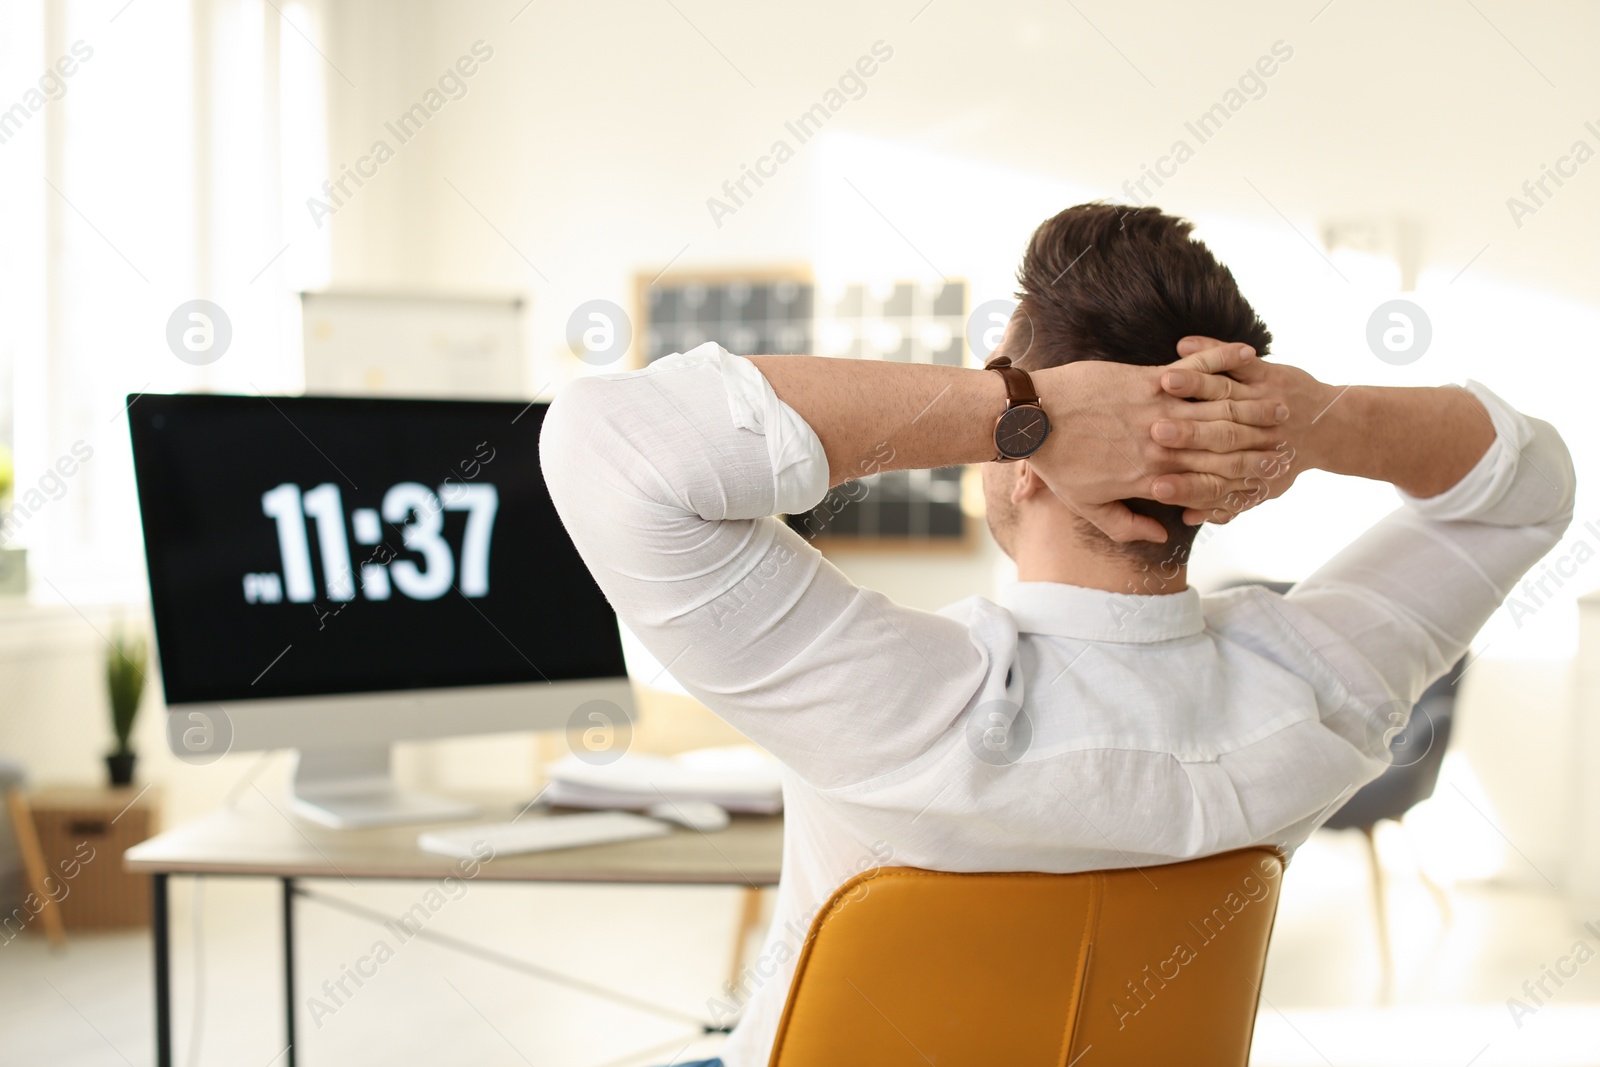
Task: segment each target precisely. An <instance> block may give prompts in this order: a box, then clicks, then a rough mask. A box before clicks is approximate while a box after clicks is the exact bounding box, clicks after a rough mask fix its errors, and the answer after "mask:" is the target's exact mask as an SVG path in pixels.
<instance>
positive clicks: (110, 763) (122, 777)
mask: <svg viewBox="0 0 1600 1067" xmlns="http://www.w3.org/2000/svg"><path fill="white" fill-rule="evenodd" d="M138 758H139V757H138V756H136V755H134V754H133V753H132V752H113V753H111V755H109V756H107V757H106V771H107V772H108V773H109V774H110V775H111V784H112V785H132V784H133V764H134V761H135V760H137V759H138Z"/></svg>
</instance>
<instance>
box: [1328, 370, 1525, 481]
mask: <svg viewBox="0 0 1600 1067" xmlns="http://www.w3.org/2000/svg"><path fill="white" fill-rule="evenodd" d="M1329 388H1330V397H1331V398H1332V399H1331V400H1330V402H1329V404H1328V406H1327V407H1326V408H1325V409H1324V410H1323V412H1322V414H1321V416H1320V417H1318V418H1317V420H1316V422H1315V424H1314V425H1313V426H1311V427H1309V428H1308V432H1307V435H1306V438H1307V445H1308V446H1309V449H1310V452H1311V455H1310V457H1309V462H1310V465H1311V466H1315V467H1319V468H1321V469H1323V470H1327V471H1331V472H1333V473H1334V474H1348V475H1353V476H1355V477H1359V478H1372V479H1376V480H1377V481H1382V482H1390V483H1392V484H1393V485H1395V486H1396V487H1397V488H1399V489H1400V490H1402V491H1403V492H1406V493H1409V494H1410V495H1412V496H1415V497H1431V496H1437V495H1438V494H1440V493H1442V492H1444V491H1445V490H1447V489H1449V488H1451V487H1452V486H1454V485H1455V484H1456V483H1457V482H1459V481H1460V480H1461V479H1462V478H1464V477H1466V475H1467V473H1468V472H1469V471H1471V470H1472V468H1473V467H1474V466H1475V465H1476V464H1477V462H1478V460H1479V459H1481V458H1483V454H1484V453H1485V452H1487V451H1488V450H1489V446H1490V445H1491V444H1493V443H1494V436H1495V431H1494V425H1493V423H1491V422H1490V420H1489V414H1488V412H1487V411H1485V410H1484V407H1483V405H1482V404H1481V403H1479V402H1478V399H1477V398H1476V397H1474V396H1473V395H1472V394H1471V393H1469V392H1467V391H1466V390H1465V389H1458V388H1455V387H1454V386H1444V387H1440V388H1431V389H1400V388H1384V387H1380V386H1362V385H1356V386H1350V387H1349V388H1348V389H1346V390H1345V391H1344V392H1343V393H1342V394H1338V392H1337V391H1336V390H1332V389H1331V387H1329Z"/></svg>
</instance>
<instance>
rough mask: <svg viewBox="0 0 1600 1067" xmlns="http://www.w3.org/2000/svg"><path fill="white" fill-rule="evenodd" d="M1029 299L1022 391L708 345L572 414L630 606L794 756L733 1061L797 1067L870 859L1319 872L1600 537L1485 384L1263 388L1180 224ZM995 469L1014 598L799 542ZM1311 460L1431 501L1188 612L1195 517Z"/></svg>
mask: <svg viewBox="0 0 1600 1067" xmlns="http://www.w3.org/2000/svg"><path fill="white" fill-rule="evenodd" d="M1019 281H1020V284H1021V294H1020V307H1019V310H1018V313H1017V315H1015V316H1014V317H1013V320H1012V323H1011V326H1010V327H1009V328H1008V331H1007V334H1006V337H1005V340H1004V342H1003V346H1002V353H1001V354H1002V355H1005V356H1008V357H1010V358H1012V359H1013V360H1014V361H1015V362H1016V364H1018V365H1019V366H1020V367H1021V368H1023V370H1024V373H1022V374H1020V375H1019V374H1018V373H1017V372H1016V371H1011V370H1002V371H993V370H979V369H964V368H954V367H932V366H915V365H905V364H894V363H882V362H868V361H850V360H836V359H821V358H814V357H809V356H775V357H755V358H750V359H745V358H741V357H737V356H732V355H730V354H728V353H726V352H724V351H723V350H721V349H719V348H718V347H717V346H715V345H703V346H701V347H700V348H697V349H695V350H694V351H692V352H689V353H687V354H684V355H679V356H673V357H670V358H668V359H665V360H661V361H659V362H658V363H656V364H654V365H652V366H651V367H649V368H647V369H646V370H644V371H640V372H636V373H632V374H619V375H610V376H606V377H603V378H586V379H582V380H580V381H577V382H574V383H572V385H571V386H569V387H568V388H567V389H566V391H565V392H564V393H563V394H562V395H561V397H560V398H559V399H558V400H557V401H556V403H555V404H554V405H553V406H552V409H551V411H550V413H549V416H548V418H547V421H546V423H545V427H544V436H543V441H542V453H543V464H544V470H545V475H546V478H547V480H548V482H549V486H550V491H551V494H552V496H553V497H554V499H555V502H556V505H557V507H558V508H559V509H560V512H561V515H562V517H563V519H564V521H565V522H566V524H567V527H568V529H569V531H570V533H571V535H572V538H573V540H574V542H575V543H576V544H577V546H578V549H579V551H580V552H581V553H582V554H583V557H584V559H585V561H586V562H587V563H588V565H589V567H590V568H591V570H592V571H593V572H594V575H595V578H596V580H597V581H598V582H599V584H600V586H601V588H602V589H604V590H605V592H606V594H607V596H608V597H609V598H610V600H611V602H612V604H613V605H614V606H615V607H616V610H617V612H618V615H619V616H620V617H621V619H622V620H623V621H624V622H625V623H626V624H627V625H628V627H629V628H630V629H631V630H632V631H633V632H634V633H635V634H637V635H638V636H639V638H640V639H641V640H642V641H643V642H644V643H645V644H646V645H647V646H648V647H649V648H650V650H651V651H652V652H653V653H654V655H655V656H656V657H657V658H658V659H659V660H660V661H661V662H662V663H663V664H666V665H667V666H668V667H669V669H670V670H671V671H672V673H673V675H674V677H676V678H677V679H678V680H679V681H681V682H682V683H683V684H684V686H685V687H686V688H687V689H688V690H689V691H690V692H691V693H693V694H694V695H695V696H696V697H698V698H699V699H700V700H702V701H703V702H704V703H705V704H706V705H707V706H708V707H710V708H711V709H712V710H714V711H715V712H717V713H718V714H719V715H721V716H722V717H724V718H725V719H727V720H728V721H729V722H730V723H732V724H733V725H734V726H736V727H738V728H739V729H740V730H742V731H743V732H744V733H745V734H747V735H748V736H749V737H751V738H752V739H753V740H755V741H756V742H757V743H759V744H761V745H762V746H764V747H765V748H767V749H768V750H769V751H771V752H772V753H773V754H774V755H775V756H776V757H777V758H778V759H779V760H781V761H782V762H783V764H784V767H785V774H784V798H785V805H786V834H785V842H784V859H783V882H782V885H781V886H780V887H779V890H778V899H777V911H776V915H775V917H774V922H773V926H772V929H771V932H770V934H769V938H768V941H767V943H766V945H765V946H764V949H763V953H762V955H761V957H760V958H759V959H758V961H757V962H756V964H755V965H753V966H752V967H751V968H750V970H748V971H747V972H746V974H745V976H744V978H743V980H742V981H741V982H740V983H739V984H738V985H737V986H736V987H734V988H732V989H730V990H728V991H727V994H728V996H727V1000H726V1001H724V1002H723V1004H724V1005H725V1010H726V1011H727V1012H728V1013H729V1014H731V1013H732V1011H734V1010H738V1009H741V1008H742V1009H743V1017H742V1019H741V1021H740V1023H739V1025H738V1027H736V1029H735V1030H734V1033H733V1035H732V1036H731V1037H730V1039H729V1041H728V1043H727V1045H726V1047H725V1049H724V1051H723V1058H724V1060H725V1061H726V1063H727V1064H728V1067H751V1065H759V1064H762V1063H765V1062H766V1060H767V1057H768V1053H769V1050H770V1044H771V1040H772V1037H773V1034H774V1031H775V1029H776V1026H777V1022H778V1018H779V1015H780V1013H781V1011H782V1007H783V1003H784V999H785V995H786V993H787V990H788V986H789V982H790V979H791V977H792V974H793V966H794V960H795V958H796V956H797V955H798V954H799V951H800V948H801V946H802V943H803V939H804V936H805V931H806V929H807V927H808V924H809V922H810V920H811V918H812V916H813V914H814V913H815V911H816V910H817V908H818V906H819V905H820V904H822V903H823V902H824V901H826V900H827V898H828V895H829V893H830V892H831V891H832V890H833V889H834V888H835V887H837V886H838V885H839V884H841V883H842V882H843V881H845V880H846V879H847V878H848V877H850V876H851V875H852V874H854V873H856V872H858V871H860V870H862V869H865V868H867V867H873V866H879V865H884V864H888V863H893V864H896V865H909V866H916V867H928V868H936V869H943V870H951V871H1006V870H1030V871H1059V872H1066V871H1081V870H1090V869H1095V868H1107V867H1126V866H1129V865H1139V866H1144V865H1149V864H1159V863H1168V862H1172V861H1176V860H1182V859H1188V858H1191V857H1196V856H1202V855H1206V854H1209V853H1216V852H1222V851H1226V850H1229V849H1235V848H1240V847H1243V846H1246V845H1252V844H1271V845H1277V846H1280V847H1281V848H1283V849H1285V850H1292V849H1293V848H1294V847H1295V846H1297V845H1298V844H1299V843H1300V842H1302V841H1304V840H1305V839H1306V837H1307V836H1309V835H1310V833H1311V832H1312V831H1313V830H1314V829H1315V828H1316V827H1317V826H1318V825H1319V824H1320V823H1321V822H1322V820H1324V819H1325V818H1326V817H1327V816H1328V814H1329V813H1330V812H1331V811H1333V810H1335V809H1336V808H1337V807H1338V805H1339V803H1340V801H1341V800H1342V799H1344V798H1345V797H1348V796H1349V795H1350V794H1351V793H1352V792H1354V791H1355V790H1356V789H1357V788H1359V787H1360V786H1361V785H1362V784H1363V783H1364V782H1366V781H1369V780H1370V779H1372V778H1373V777H1375V776H1376V775H1378V774H1379V773H1380V772H1381V771H1382V770H1383V768H1384V766H1385V764H1386V761H1387V751H1386V741H1387V739H1388V738H1389V737H1390V736H1391V735H1392V732H1393V730H1394V728H1395V726H1396V722H1395V720H1394V718H1393V712H1394V710H1395V709H1397V708H1402V709H1406V710H1407V711H1408V710H1409V708H1410V707H1411V705H1412V703H1413V702H1414V701H1415V700H1416V698H1417V697H1418V696H1419V695H1420V694H1421V692H1422V690H1423V689H1424V688H1425V687H1426V686H1427V685H1428V684H1429V683H1430V682H1431V681H1433V680H1434V679H1435V678H1437V677H1439V676H1440V675H1442V674H1443V673H1444V671H1445V670H1446V668H1448V667H1449V666H1450V665H1451V664H1452V663H1453V662H1454V661H1455V660H1456V659H1457V658H1458V657H1459V656H1460V655H1461V654H1462V653H1463V651H1465V649H1466V648H1467V645H1468V642H1469V641H1470V640H1471V638H1472V636H1473V634H1474V633H1475V632H1476V631H1477V630H1478V628H1479V627H1480V626H1481V625H1482V624H1483V622H1484V621H1485V620H1486V619H1487V618H1488V617H1489V615H1490V613H1491V612H1493V611H1494V610H1495V608H1496V607H1497V606H1498V605H1499V604H1500V602H1501V600H1502V599H1503V598H1504V597H1505V596H1506V595H1507V593H1508V592H1509V591H1510V590H1511V588H1512V586H1513V584H1514V583H1515V582H1516V581H1517V579H1518V578H1519V577H1520V576H1521V575H1522V574H1523V572H1525V571H1526V570H1527V569H1528V568H1529V567H1530V566H1532V565H1533V564H1534V563H1535V562H1536V561H1537V560H1538V559H1539V558H1540V557H1541V556H1543V555H1544V554H1545V553H1546V552H1547V551H1548V550H1549V549H1550V548H1551V546H1553V545H1554V544H1555V543H1556V542H1557V540H1558V539H1559V538H1560V536H1561V534H1562V531H1563V530H1564V529H1565V527H1566V525H1567V522H1568V520H1569V518H1570V516H1571V511H1572V500H1573V489H1574V477H1573V471H1572V465H1571V461H1570V457H1569V456H1568V454H1567V451H1566V448H1565V446H1564V445H1563V443H1562V441H1561V439H1560V437H1559V436H1558V435H1557V434H1556V432H1555V430H1554V429H1552V428H1551V427H1550V426H1548V425H1546V424H1544V423H1542V422H1538V421H1536V420H1533V419H1529V418H1527V417H1525V416H1523V415H1520V414H1518V413H1517V412H1515V411H1513V410H1512V409H1511V408H1510V407H1508V406H1507V405H1506V404H1505V403H1504V402H1502V401H1501V400H1499V399H1498V398H1497V397H1495V396H1494V395H1493V394H1492V393H1490V392H1489V391H1488V390H1487V389H1484V388H1483V387H1482V386H1479V385H1476V384H1469V385H1468V386H1467V387H1465V388H1455V387H1446V388H1437V389H1384V388H1367V387H1353V388H1349V389H1343V390H1341V389H1337V388H1334V387H1332V386H1328V385H1324V384H1322V383H1321V382H1318V381H1316V380H1315V379H1313V378H1311V377H1310V376H1309V375H1307V374H1305V373H1303V372H1301V371H1298V370H1295V369H1294V368H1291V367H1286V366H1282V365H1278V364H1275V363H1269V362H1265V361H1262V360H1261V359H1260V358H1258V354H1265V353H1266V350H1267V347H1268V344H1269V343H1270V339H1271V338H1270V335H1269V334H1268V333H1267V332H1266V329H1265V327H1264V326H1263V325H1262V324H1261V322H1260V320H1259V319H1258V318H1257V317H1256V315H1255V313H1254V311H1253V310H1252V309H1251V308H1250V306H1249V304H1248V303H1247V302H1246V301H1245V300H1244V298H1243V297H1242V296H1241V295H1240V293H1239V291H1238V287H1237V285H1236V284H1235V283H1234V280H1233V277H1232V275H1231V274H1230V273H1229V272H1228V271H1227V269H1226V268H1224V267H1222V266H1221V265H1220V264H1218V263H1217V262H1216V260H1215V259H1214V258H1213V257H1212V256H1211V254H1210V252H1209V251H1208V250H1207V249H1206V248H1205V246H1204V245H1202V244H1200V243H1199V242H1197V241H1195V240H1193V239H1192V238H1191V237H1190V235H1189V225H1188V224H1187V223H1185V222H1183V221H1182V220H1179V219H1175V218H1171V217H1169V216H1166V215H1163V214H1161V213H1160V212H1159V211H1157V210H1156V209H1154V208H1143V209H1138V210H1130V209H1124V208H1116V207H1111V206H1107V205H1098V204H1091V205H1082V206H1079V207H1075V208H1071V209H1069V210H1067V211H1064V212H1062V213H1061V214H1060V215H1058V216H1056V217H1055V218H1053V219H1050V220H1049V221H1047V222H1046V223H1044V224H1043V225H1042V226H1041V227H1040V228H1039V230H1038V231H1037V232H1036V233H1035V234H1034V236H1033V238H1032V240H1031V242H1030V244H1029V247H1028V249H1027V252H1026V255H1025V257H1024V259H1023V263H1022V268H1021V271H1020V277H1019ZM1223 341H1226V342H1228V343H1222V342H1223ZM1241 341H1243V342H1248V345H1245V344H1240V343H1238V342H1241ZM1174 353H1176V354H1177V355H1179V356H1182V357H1184V358H1182V359H1179V360H1177V361H1176V362H1173V360H1174ZM1169 363H1170V364H1171V365H1170V366H1161V365H1165V364H1169ZM1127 364H1133V366H1128V365H1127ZM1152 364H1154V365H1155V366H1150V365H1152ZM1030 389H1032V390H1037V393H1038V397H1039V400H1038V403H1037V405H1032V404H1030V403H1028V400H1029V391H1030ZM1041 409H1042V412H1043V414H1044V416H1046V417H1047V419H1048V425H1049V429H1048V431H1047V432H1046V431H1045V429H1044V423H1043V422H1042V421H1041V420H1040V418H1039V412H1040V410H1041ZM1003 413H1005V414H1003ZM997 420H998V422H997ZM1019 456H1020V457H1021V458H1015V457H1019ZM989 461H994V462H989ZM960 463H984V468H983V483H984V491H985V497H986V500H987V504H988V517H989V522H990V525H991V528H992V530H993V532H994V535H995V538H996V540H997V541H998V542H999V544H1000V546H1001V547H1002V548H1003V549H1004V550H1005V551H1006V553H1007V554H1008V555H1010V556H1011V558H1012V559H1014V560H1015V561H1016V564H1017V573H1018V578H1019V582H1018V584H1017V585H1016V586H1015V587H1014V588H1013V589H1011V590H1009V591H1007V592H1006V593H1005V594H1004V595H1003V596H1002V598H1001V603H999V604H995V603H992V602H990V601H988V600H986V599H983V598H981V597H973V598H971V599H969V600H966V601H963V602H961V603H959V604H956V605H954V606H953V607H951V608H948V609H946V610H944V611H943V612H940V613H939V614H928V613H926V612H921V611H914V610H911V609H909V608H905V607H901V606H899V605H896V604H893V603H891V602H889V601H888V600H886V599H885V598H884V597H882V596H880V595H879V594H877V593H874V592H872V591H871V590H867V589H861V588H858V587H856V586H854V585H852V584H851V583H850V581H849V580H848V579H846V578H845V577H844V575H842V574H841V573H840V572H839V571H838V570H836V569H835V568H834V567H833V566H831V565H830V564H829V563H828V562H827V561H826V560H824V559H823V558H822V557H821V555H819V554H818V553H817V552H816V551H815V550H813V549H812V548H810V547H809V546H808V545H806V544H805V542H804V541H803V540H802V539H801V538H799V537H798V536H796V535H795V534H794V533H792V532H791V531H790V530H789V529H788V528H787V527H785V526H784V525H783V524H782V523H781V522H780V521H778V520H777V519H774V518H772V517H771V516H773V515H775V514H780V513H803V512H805V511H807V510H808V509H809V508H811V507H812V506H813V505H815V504H816V503H817V501H818V500H819V499H820V498H821V497H822V496H823V494H824V492H825V491H826V490H827V488H828V487H829V486H832V485H836V484H838V483H841V482H843V481H846V480H848V479H850V478H852V477H858V476H860V475H861V474H863V473H869V472H873V471H879V470H894V469H904V468H923V467H943V466H949V465H953V464H960ZM1312 468H1318V469H1322V470H1326V471H1331V472H1334V473H1338V474H1348V475H1354V476H1357V477H1364V478H1374V479H1378V480H1381V481H1387V482H1391V483H1393V484H1394V485H1395V486H1396V488H1397V489H1399V490H1400V494H1401V500H1402V506H1401V507H1400V509H1399V510H1397V511H1396V512H1394V513H1393V514H1391V515H1390V516H1388V517H1387V518H1385V519H1384V520H1383V521H1382V522H1380V523H1378V524H1377V525H1376V526H1375V527H1373V528H1372V529H1371V530H1369V531H1368V532H1367V533H1366V534H1364V535H1363V536H1362V537H1361V538H1359V539H1358V540H1356V541H1355V542H1354V543H1353V544H1352V545H1350V546H1349V547H1348V548H1346V549H1345V550H1344V551H1342V552H1341V553H1340V554H1339V555H1337V556H1336V557H1335V558H1334V559H1333V560H1331V561H1330V562H1328V563H1327V564H1325V565H1324V566H1323V567H1322V568H1321V569H1320V570H1318V571H1317V572H1316V573H1315V574H1313V575H1311V576H1310V577H1309V578H1307V579H1306V580H1305V581H1303V582H1301V583H1300V584H1299V585H1298V586H1296V588H1295V590H1294V592H1293V593H1291V594H1290V595H1289V596H1287V597H1279V596H1275V595H1271V594H1268V593H1266V592H1264V591H1262V590H1260V589H1259V588H1254V589H1239V590H1232V591H1229V592H1227V593H1224V594H1221V595H1218V596H1210V597H1201V596H1200V595H1199V594H1198V593H1197V592H1196V591H1195V590H1193V589H1191V588H1189V587H1188V585H1187V584H1186V582H1185V573H1186V568H1185V565H1186V562H1187V552H1188V548H1189V545H1190V544H1191V543H1192V541H1193V538H1194V532H1195V530H1196V529H1197V526H1195V525H1189V524H1191V523H1193V524H1197V523H1199V522H1201V521H1204V520H1206V519H1212V520H1216V521H1227V520H1228V519H1229V518H1231V517H1232V516H1233V515H1234V514H1236V513H1237V512H1238V511H1239V510H1241V509H1242V508H1243V507H1245V506H1248V505H1250V504H1252V503H1257V502H1259V501H1261V500H1263V499H1265V498H1267V497H1270V496H1275V495H1277V494H1279V493H1281V492H1283V491H1284V490H1285V489H1286V488H1288V486H1289V485H1290V484H1291V483H1292V482H1293V480H1294V479H1295V477H1296V476H1297V475H1298V474H1299V473H1300V472H1301V471H1304V470H1308V469H1312Z"/></svg>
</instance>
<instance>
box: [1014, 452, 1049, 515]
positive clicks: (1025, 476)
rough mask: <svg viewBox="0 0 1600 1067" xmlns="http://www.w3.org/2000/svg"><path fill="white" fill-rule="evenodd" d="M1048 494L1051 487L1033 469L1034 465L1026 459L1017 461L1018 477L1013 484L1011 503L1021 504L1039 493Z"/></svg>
mask: <svg viewBox="0 0 1600 1067" xmlns="http://www.w3.org/2000/svg"><path fill="white" fill-rule="evenodd" d="M1048 492H1050V487H1049V486H1048V485H1045V484H1044V479H1043V478H1041V477H1039V472H1038V471H1036V470H1034V469H1033V464H1031V463H1029V462H1028V461H1027V460H1025V459H1019V460H1017V476H1016V478H1015V480H1013V481H1012V483H1011V502H1012V503H1013V504H1020V503H1022V502H1023V501H1024V500H1027V499H1029V498H1030V497H1034V496H1037V495H1038V494H1039V493H1048Z"/></svg>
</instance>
